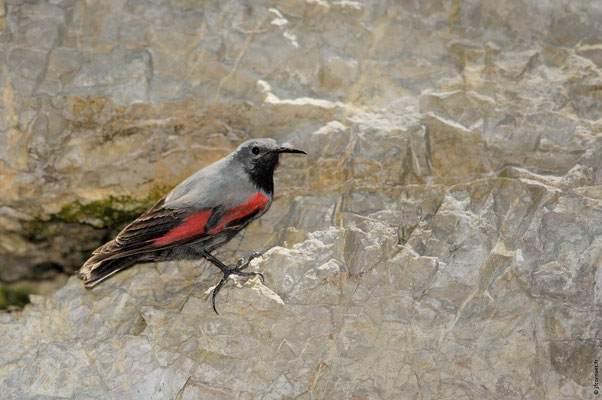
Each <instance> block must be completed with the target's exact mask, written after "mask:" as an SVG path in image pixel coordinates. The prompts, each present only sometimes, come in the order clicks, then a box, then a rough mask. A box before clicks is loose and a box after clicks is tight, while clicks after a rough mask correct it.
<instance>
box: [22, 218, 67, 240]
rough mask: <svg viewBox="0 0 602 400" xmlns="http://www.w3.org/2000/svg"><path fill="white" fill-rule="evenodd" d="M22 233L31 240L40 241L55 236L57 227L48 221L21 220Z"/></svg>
mask: <svg viewBox="0 0 602 400" xmlns="http://www.w3.org/2000/svg"><path fill="white" fill-rule="evenodd" d="M21 226H22V228H23V231H22V232H23V235H24V236H25V238H27V239H28V240H31V241H32V242H41V241H44V240H48V239H50V238H52V237H54V236H56V234H57V231H58V227H57V226H56V224H53V223H50V222H49V221H41V220H32V221H23V223H22V225H21Z"/></svg>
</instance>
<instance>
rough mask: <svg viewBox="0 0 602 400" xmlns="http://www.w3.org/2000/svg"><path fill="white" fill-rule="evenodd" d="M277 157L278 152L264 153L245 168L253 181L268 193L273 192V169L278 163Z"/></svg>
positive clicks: (271, 193)
mask: <svg viewBox="0 0 602 400" xmlns="http://www.w3.org/2000/svg"><path fill="white" fill-rule="evenodd" d="M278 158H279V154H278V153H270V154H266V155H265V156H263V157H261V158H259V159H257V160H256V162H254V163H253V164H252V165H251V167H250V168H248V169H245V170H246V172H247V174H249V176H250V177H251V180H252V181H253V183H255V185H257V187H258V188H259V189H262V190H263V191H264V192H266V193H268V194H270V195H273V194H274V169H275V168H276V166H277V165H278Z"/></svg>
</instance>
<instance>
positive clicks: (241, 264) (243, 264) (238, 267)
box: [211, 252, 265, 315]
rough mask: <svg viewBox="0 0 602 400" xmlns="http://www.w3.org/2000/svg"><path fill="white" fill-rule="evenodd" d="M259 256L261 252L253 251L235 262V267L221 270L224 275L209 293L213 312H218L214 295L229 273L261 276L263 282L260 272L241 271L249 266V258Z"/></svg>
mask: <svg viewBox="0 0 602 400" xmlns="http://www.w3.org/2000/svg"><path fill="white" fill-rule="evenodd" d="M259 256H261V253H259V252H255V253H253V254H251V255H250V256H249V258H248V259H247V260H246V261H245V260H244V258H241V259H240V260H239V261H238V263H237V264H236V267H234V268H228V269H226V270H222V273H223V274H224V276H223V277H222V279H221V280H220V281H219V283H218V284H217V286H216V287H215V288H214V289H213V292H212V294H211V303H212V304H213V311H215V313H216V314H217V315H219V313H218V312H217V308H216V307H215V296H217V293H218V292H219V291H220V290H221V289H222V287H223V286H224V283H226V281H227V280H228V277H229V276H230V275H238V276H259V277H260V278H261V283H262V284H263V283H264V282H265V278H264V277H263V274H262V273H261V272H243V270H244V269H245V268H248V267H249V263H250V262H251V260H253V259H254V258H257V257H259Z"/></svg>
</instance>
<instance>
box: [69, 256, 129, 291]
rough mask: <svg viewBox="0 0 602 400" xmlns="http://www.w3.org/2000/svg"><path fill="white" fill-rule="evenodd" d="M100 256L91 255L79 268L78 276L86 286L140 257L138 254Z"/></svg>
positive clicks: (92, 284)
mask: <svg viewBox="0 0 602 400" xmlns="http://www.w3.org/2000/svg"><path fill="white" fill-rule="evenodd" d="M99 256H100V255H99V254H96V255H94V256H92V257H90V259H88V261H86V262H85V263H84V265H83V266H82V267H81V268H80V270H79V273H78V276H79V277H80V278H81V279H83V281H84V284H85V285H86V287H92V286H94V285H96V284H97V283H100V282H101V281H103V280H105V279H107V278H108V277H109V276H111V275H113V274H114V273H116V272H119V271H121V270H122V269H125V268H127V267H129V266H130V265H132V264H134V263H135V262H136V260H137V259H138V256H137V255H134V256H127V257H121V258H111V259H106V257H103V258H102V259H100V258H101V257H99Z"/></svg>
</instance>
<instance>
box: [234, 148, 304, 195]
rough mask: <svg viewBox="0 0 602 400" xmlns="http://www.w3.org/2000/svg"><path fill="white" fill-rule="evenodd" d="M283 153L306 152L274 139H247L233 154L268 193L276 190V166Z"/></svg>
mask: <svg viewBox="0 0 602 400" xmlns="http://www.w3.org/2000/svg"><path fill="white" fill-rule="evenodd" d="M282 153H300V154H306V153H305V152H304V151H302V150H297V149H293V148H290V147H284V146H280V145H279V144H278V143H276V141H275V140H274V139H268V138H266V139H251V140H247V141H246V142H244V143H243V144H241V145H240V146H238V148H237V149H236V151H235V152H234V154H233V157H234V159H236V160H237V161H238V162H240V163H241V164H242V166H243V168H244V170H245V171H246V172H247V174H249V177H250V178H251V180H252V181H253V182H254V183H255V184H256V185H257V186H258V187H259V188H260V189H263V190H264V191H265V192H267V193H270V194H271V193H273V192H274V168H276V166H277V165H278V159H279V158H280V154H282Z"/></svg>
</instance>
